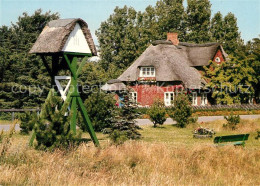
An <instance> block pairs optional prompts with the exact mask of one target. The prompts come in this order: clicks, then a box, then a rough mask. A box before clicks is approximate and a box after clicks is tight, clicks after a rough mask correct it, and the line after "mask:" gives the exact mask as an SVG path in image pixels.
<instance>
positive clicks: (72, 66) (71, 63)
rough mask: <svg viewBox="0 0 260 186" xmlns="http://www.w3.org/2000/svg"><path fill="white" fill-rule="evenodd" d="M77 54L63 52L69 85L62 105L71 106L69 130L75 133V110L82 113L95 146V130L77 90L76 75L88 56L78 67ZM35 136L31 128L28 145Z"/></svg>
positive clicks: (52, 74) (51, 72)
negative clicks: (69, 79) (69, 77)
mask: <svg viewBox="0 0 260 186" xmlns="http://www.w3.org/2000/svg"><path fill="white" fill-rule="evenodd" d="M78 55H81V54H75V53H63V57H64V58H63V59H64V60H65V61H66V63H67V65H68V67H69V70H70V72H71V86H70V90H69V92H68V94H67V97H66V100H65V101H64V103H63V106H65V105H71V106H70V108H71V109H70V112H72V118H71V121H70V130H72V131H73V133H74V134H76V122H77V111H78V109H79V111H80V112H81V114H82V117H83V121H84V123H85V125H86V127H87V130H88V133H89V134H90V137H91V139H92V141H93V143H94V144H95V146H99V141H98V139H97V137H96V134H95V131H94V129H93V127H92V124H91V121H90V119H89V117H88V114H87V110H86V108H85V106H84V104H83V101H82V99H81V97H80V94H79V92H78V87H77V79H78V76H79V74H80V73H81V70H82V67H83V66H84V64H85V63H86V61H87V58H88V56H86V55H84V56H85V57H84V58H83V59H82V61H81V63H80V65H79V67H78V68H77V62H78V57H77V56H78ZM69 56H70V57H72V60H70V58H69ZM42 59H43V62H44V65H45V66H46V68H47V70H48V72H49V73H50V75H51V76H54V73H53V69H52V70H51V69H50V68H49V67H48V64H47V63H46V60H45V58H44V57H42ZM63 59H62V60H63ZM52 78H53V77H52ZM77 106H78V107H77ZM64 117H65V116H64ZM35 137H36V136H35V131H34V130H33V132H32V135H31V138H30V141H29V145H30V146H32V144H33V141H34V139H35Z"/></svg>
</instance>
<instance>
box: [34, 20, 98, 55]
mask: <svg viewBox="0 0 260 186" xmlns="http://www.w3.org/2000/svg"><path fill="white" fill-rule="evenodd" d="M77 23H78V24H79V25H80V27H81V29H82V31H83V33H84V36H85V38H86V41H87V43H88V46H89V48H90V50H91V52H92V55H97V51H96V47H95V45H94V42H93V39H92V36H91V33H90V30H89V29H88V24H87V23H86V22H85V21H83V20H82V19H79V18H78V19H58V20H53V21H50V22H49V23H48V24H47V25H46V26H45V27H44V29H43V31H42V33H41V34H40V36H39V37H38V39H37V40H36V42H35V43H34V45H33V47H32V49H31V50H30V52H29V53H37V54H39V53H57V52H62V49H63V47H64V45H65V43H66V41H67V39H68V37H69V35H70V33H71V32H72V31H73V29H74V27H75V25H76V24H77Z"/></svg>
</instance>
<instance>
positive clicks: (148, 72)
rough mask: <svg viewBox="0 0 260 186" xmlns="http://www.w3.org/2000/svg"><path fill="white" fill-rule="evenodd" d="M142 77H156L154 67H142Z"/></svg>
mask: <svg viewBox="0 0 260 186" xmlns="http://www.w3.org/2000/svg"><path fill="white" fill-rule="evenodd" d="M139 76H140V77H155V68H154V67H140V75H139Z"/></svg>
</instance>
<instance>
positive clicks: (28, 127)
mask: <svg viewBox="0 0 260 186" xmlns="http://www.w3.org/2000/svg"><path fill="white" fill-rule="evenodd" d="M19 119H20V120H21V123H20V128H21V131H20V132H21V133H22V134H29V132H30V131H32V129H33V127H34V124H35V123H36V121H37V120H38V117H37V113H36V112H33V113H30V112H26V113H24V114H21V115H20V117H19Z"/></svg>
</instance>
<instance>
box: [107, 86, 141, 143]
mask: <svg viewBox="0 0 260 186" xmlns="http://www.w3.org/2000/svg"><path fill="white" fill-rule="evenodd" d="M122 104H123V106H122V108H121V109H120V111H119V113H118V115H117V116H116V117H115V118H114V119H112V127H111V134H110V136H111V138H112V140H113V141H114V142H115V141H117V138H121V137H122V136H125V137H126V138H127V139H139V138H140V137H141V134H140V133H139V132H138V129H141V128H140V127H139V126H138V125H137V124H136V121H135V120H134V119H136V118H137V117H138V116H139V114H138V112H137V110H136V108H137V104H136V103H135V102H134V101H133V100H132V98H131V95H130V93H129V90H128V91H126V92H125V93H124V95H123V101H122ZM123 139H125V138H124V137H123Z"/></svg>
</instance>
